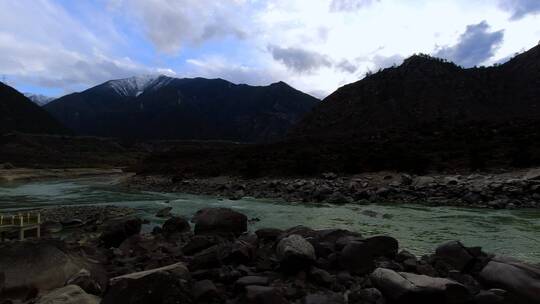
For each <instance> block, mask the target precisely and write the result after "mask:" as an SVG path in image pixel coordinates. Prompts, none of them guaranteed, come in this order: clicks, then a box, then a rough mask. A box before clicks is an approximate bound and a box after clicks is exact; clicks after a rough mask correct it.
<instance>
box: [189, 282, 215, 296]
mask: <svg viewBox="0 0 540 304" xmlns="http://www.w3.org/2000/svg"><path fill="white" fill-rule="evenodd" d="M192 290H193V297H194V299H195V301H205V300H206V301H207V300H211V299H213V298H216V297H217V296H218V289H217V288H216V285H214V283H213V282H212V281H210V280H202V281H198V282H195V283H194V284H193V289H192Z"/></svg>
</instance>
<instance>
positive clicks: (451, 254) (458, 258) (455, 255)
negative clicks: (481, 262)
mask: <svg viewBox="0 0 540 304" xmlns="http://www.w3.org/2000/svg"><path fill="white" fill-rule="evenodd" d="M435 256H436V257H438V258H440V259H442V260H444V261H445V262H446V263H448V264H450V265H451V266H453V267H454V268H455V269H456V270H459V271H463V270H465V269H466V268H467V266H469V264H470V263H471V262H472V261H473V259H474V258H473V257H472V256H471V255H470V254H469V252H468V251H467V248H465V246H463V244H461V242H458V241H450V242H447V243H444V244H442V245H440V246H439V247H437V249H436V250H435Z"/></svg>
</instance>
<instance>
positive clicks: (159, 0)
mask: <svg viewBox="0 0 540 304" xmlns="http://www.w3.org/2000/svg"><path fill="white" fill-rule="evenodd" d="M111 7H112V8H114V9H117V10H118V11H121V12H126V13H127V14H131V15H133V16H134V17H135V18H136V19H137V20H138V21H139V24H140V26H141V28H142V30H143V31H144V33H145V35H146V36H147V37H148V39H149V40H150V41H151V42H152V43H153V44H154V45H155V47H156V48H157V49H158V50H160V51H162V52H166V53H168V54H172V55H174V54H176V53H178V52H179V51H180V49H181V48H182V47H184V46H185V45H186V44H187V45H191V46H192V45H198V44H201V43H203V42H205V41H207V40H210V39H214V38H220V37H225V36H234V37H236V38H240V39H243V38H245V37H246V35H247V29H248V28H249V27H247V26H246V23H245V22H246V20H248V18H245V15H243V14H242V11H243V8H244V7H245V5H244V1H238V0H236V1H235V0H223V1H214V0H182V1H171V0H115V1H114V2H112V3H111ZM241 21H242V22H241Z"/></svg>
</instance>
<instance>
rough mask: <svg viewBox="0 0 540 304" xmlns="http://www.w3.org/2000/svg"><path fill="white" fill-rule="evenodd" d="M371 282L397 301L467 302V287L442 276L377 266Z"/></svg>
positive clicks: (468, 296)
mask: <svg viewBox="0 0 540 304" xmlns="http://www.w3.org/2000/svg"><path fill="white" fill-rule="evenodd" d="M370 279H371V282H372V283H373V285H374V286H375V287H377V289H379V290H380V291H381V292H382V293H383V295H384V296H385V297H386V298H388V299H390V300H392V301H395V302H397V303H426V304H427V303H467V301H469V300H470V298H471V295H470V294H469V291H468V290H467V288H466V287H465V286H463V285H461V284H459V283H457V282H454V281H452V280H449V279H444V278H434V277H428V276H424V275H417V274H412V273H406V272H401V273H398V272H395V271H393V270H390V269H384V268H377V269H376V270H375V271H374V272H373V273H372V274H371V276H370Z"/></svg>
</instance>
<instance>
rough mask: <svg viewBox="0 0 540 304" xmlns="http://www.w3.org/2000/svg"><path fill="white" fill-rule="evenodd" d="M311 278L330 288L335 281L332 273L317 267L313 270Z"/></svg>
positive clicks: (310, 274) (310, 273) (310, 272)
mask: <svg viewBox="0 0 540 304" xmlns="http://www.w3.org/2000/svg"><path fill="white" fill-rule="evenodd" d="M309 277H310V278H311V280H313V281H314V282H315V283H317V284H319V285H321V286H330V285H331V284H332V283H333V282H334V281H335V280H334V278H333V277H332V275H331V274H330V273H328V272H327V271H325V270H322V269H319V268H316V267H312V268H311V270H310V271H309Z"/></svg>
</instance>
